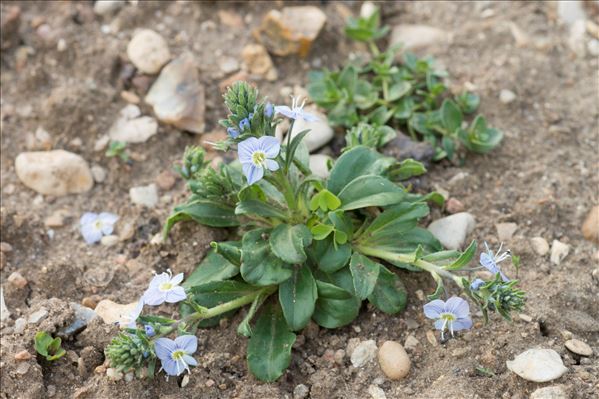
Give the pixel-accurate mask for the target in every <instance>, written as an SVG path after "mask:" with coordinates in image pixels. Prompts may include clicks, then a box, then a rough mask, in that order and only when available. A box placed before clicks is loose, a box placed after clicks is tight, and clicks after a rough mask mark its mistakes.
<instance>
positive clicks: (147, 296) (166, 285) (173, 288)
mask: <svg viewBox="0 0 599 399" xmlns="http://www.w3.org/2000/svg"><path fill="white" fill-rule="evenodd" d="M182 281H183V273H179V274H177V275H176V276H175V277H173V276H172V274H171V273H170V270H169V273H160V274H157V275H155V276H154V278H153V279H152V281H151V282H150V286H149V287H148V289H147V290H146V292H144V294H143V297H142V298H143V301H144V303H145V304H146V305H150V306H157V305H161V304H163V303H164V302H167V303H177V302H180V301H182V300H184V299H186V298H187V295H186V294H185V289H184V288H183V287H181V286H180V285H179V284H180V283H181V282H182Z"/></svg>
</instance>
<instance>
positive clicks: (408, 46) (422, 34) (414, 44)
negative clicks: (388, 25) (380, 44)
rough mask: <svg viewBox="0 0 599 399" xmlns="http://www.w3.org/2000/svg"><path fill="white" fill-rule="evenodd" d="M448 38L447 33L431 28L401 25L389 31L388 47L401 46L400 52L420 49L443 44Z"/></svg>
mask: <svg viewBox="0 0 599 399" xmlns="http://www.w3.org/2000/svg"><path fill="white" fill-rule="evenodd" d="M449 36H450V35H449V33H448V32H446V31H444V30H441V29H438V28H435V27H432V26H427V25H409V24H401V25H399V26H396V27H394V28H393V30H392V31H391V38H390V40H389V47H391V46H395V45H398V44H401V45H402V47H401V49H402V51H405V50H416V49H422V48H425V47H428V46H431V45H433V44H438V43H443V42H445V41H446V40H447V38H448V37H449Z"/></svg>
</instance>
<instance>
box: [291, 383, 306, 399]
mask: <svg viewBox="0 0 599 399" xmlns="http://www.w3.org/2000/svg"><path fill="white" fill-rule="evenodd" d="M309 393H310V388H308V387H307V386H305V385H304V384H299V385H296V386H295V388H293V399H304V398H307V397H308V394H309Z"/></svg>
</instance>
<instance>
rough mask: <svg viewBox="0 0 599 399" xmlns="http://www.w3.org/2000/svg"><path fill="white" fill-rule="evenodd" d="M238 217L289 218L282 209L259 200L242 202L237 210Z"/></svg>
mask: <svg viewBox="0 0 599 399" xmlns="http://www.w3.org/2000/svg"><path fill="white" fill-rule="evenodd" d="M235 214H236V215H258V216H261V217H265V218H276V219H281V220H285V219H286V218H287V216H286V215H285V213H284V211H283V210H282V209H277V208H276V207H275V206H274V205H272V204H268V203H266V202H262V201H258V200H247V201H241V202H239V203H238V204H237V207H236V208H235Z"/></svg>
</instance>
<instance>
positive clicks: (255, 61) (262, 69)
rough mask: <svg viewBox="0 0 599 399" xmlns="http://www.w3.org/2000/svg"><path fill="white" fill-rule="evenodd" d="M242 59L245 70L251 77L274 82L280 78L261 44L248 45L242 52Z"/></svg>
mask: <svg viewBox="0 0 599 399" xmlns="http://www.w3.org/2000/svg"><path fill="white" fill-rule="evenodd" d="M241 58H242V59H243V63H244V66H245V69H247V71H248V72H249V73H250V75H255V76H258V77H261V78H265V79H267V80H270V81H273V80H276V79H277V77H278V72H277V70H276V68H275V66H274V64H273V63H272V59H271V58H270V55H268V51H266V47H264V46H262V45H261V44H248V45H246V46H245V47H244V48H243V50H241Z"/></svg>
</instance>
